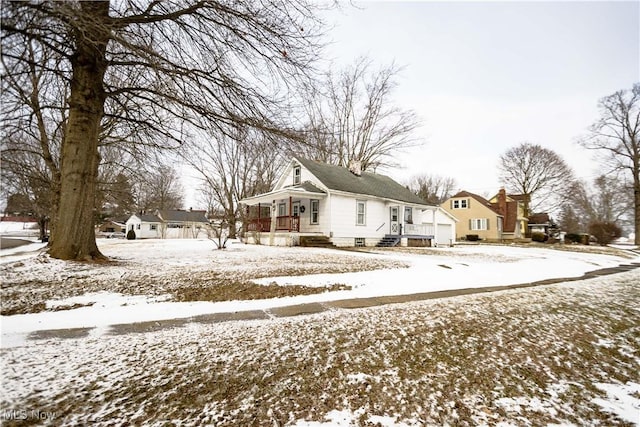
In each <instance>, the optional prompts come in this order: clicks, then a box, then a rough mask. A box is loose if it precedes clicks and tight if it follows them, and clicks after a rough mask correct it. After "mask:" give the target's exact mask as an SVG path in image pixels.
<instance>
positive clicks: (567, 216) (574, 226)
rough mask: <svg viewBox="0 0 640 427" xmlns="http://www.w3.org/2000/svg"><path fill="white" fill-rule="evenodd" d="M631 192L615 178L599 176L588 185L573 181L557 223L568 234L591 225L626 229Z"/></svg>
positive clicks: (586, 228) (581, 230) (582, 230)
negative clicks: (604, 224) (616, 225)
mask: <svg viewBox="0 0 640 427" xmlns="http://www.w3.org/2000/svg"><path fill="white" fill-rule="evenodd" d="M630 193H631V190H630V187H629V186H628V185H626V184H625V182H624V181H623V180H620V179H618V177H616V176H606V175H601V176H598V177H596V178H595V179H594V180H593V185H591V186H588V185H587V184H586V183H585V182H583V181H576V182H575V183H574V185H573V187H572V189H571V192H570V195H569V196H568V197H567V200H566V203H564V204H563V206H562V210H561V215H560V224H561V226H562V228H564V229H565V230H567V231H570V232H581V233H584V232H587V231H588V229H589V225H590V224H594V223H600V224H602V223H610V224H618V225H619V226H623V227H626V226H628V225H629V223H631V222H632V221H628V219H629V217H630V214H631V212H632V206H631V204H632V200H633V198H632V197H631V194H630Z"/></svg>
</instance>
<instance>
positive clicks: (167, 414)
mask: <svg viewBox="0 0 640 427" xmlns="http://www.w3.org/2000/svg"><path fill="white" fill-rule="evenodd" d="M118 246H119V245H118ZM122 246H123V247H124V243H122ZM493 250H494V249H491V251H493ZM467 251H469V249H466V248H465V249H464V251H462V252H465V253H469V252H467ZM285 252H287V253H289V252H288V250H285ZM462 252H461V253H462ZM292 253H297V252H296V251H294V252H292ZM314 253H316V252H314ZM514 253H515V255H514ZM230 254H231V255H230ZM232 254H233V253H232V252H229V253H228V254H221V255H219V256H223V257H229V256H233V255H232ZM493 255H495V254H492V256H493ZM215 256H218V255H215ZM433 256H436V257H437V256H439V255H433ZM503 256H504V257H506V258H500V261H499V262H497V263H492V262H491V257H485V256H484V255H478V254H477V253H475V254H474V253H469V255H468V256H466V255H464V256H463V255H460V256H458V255H456V256H451V257H450V258H448V261H447V263H448V265H451V266H452V267H453V268H452V269H451V270H453V271H455V269H456V268H457V267H455V266H454V265H455V264H457V263H458V262H463V263H466V264H469V268H471V266H473V265H475V264H476V263H477V264H483V263H486V264H488V265H490V266H491V267H492V268H494V269H499V268H500V266H501V265H506V266H513V265H514V264H518V263H521V262H523V261H522V260H521V259H520V257H519V255H517V252H512V254H511V255H503ZM123 258H124V257H123ZM423 258H429V259H432V257H426V256H423ZM511 258H513V259H511ZM121 259H122V258H121ZM598 260H599V261H598V263H596V262H595V261H594V265H593V266H592V267H594V268H596V267H598V266H601V265H602V263H605V264H606V263H608V262H610V261H607V262H605V261H603V260H602V259H600V258H598ZM411 262H413V261H411ZM437 262H438V263H440V262H441V261H440V260H438V261H437ZM442 262H444V261H442ZM540 262H542V261H540ZM563 262H565V263H567V264H569V260H566V259H563ZM54 265H55V264H54ZM412 265H413V264H412ZM541 265H543V266H544V265H545V264H544V263H542V264H541ZM436 267H437V264H436ZM411 268H414V267H410V268H409V269H411ZM438 268H440V269H442V271H450V270H449V269H446V268H442V267H438ZM409 269H403V270H397V272H398V273H401V272H403V271H406V270H409ZM478 271H481V269H479V270H478ZM65 274H66V273H65ZM527 274H529V273H527ZM558 274H563V272H561V271H559V272H558ZM354 284H355V283H354ZM396 285H400V283H396ZM10 317H13V316H10ZM3 320H4V319H3ZM3 327H4V326H3ZM81 335H82V334H80V335H78V336H81ZM73 336H74V335H73V334H71V333H70V334H69V337H70V338H67V339H62V338H47V337H46V336H43V337H41V338H42V339H39V340H35V341H28V342H27V343H26V344H25V345H23V346H20V347H13V348H4V349H2V350H1V353H0V354H1V356H2V357H1V360H2V367H1V368H2V379H3V381H2V395H1V399H0V409H1V410H2V414H4V416H5V418H12V417H13V418H16V417H21V414H24V415H25V418H27V419H26V420H25V421H24V423H33V422H34V421H37V420H36V418H37V417H41V418H42V419H43V420H42V421H44V422H46V423H50V424H56V425H57V424H67V425H89V424H91V425H123V424H131V425H143V424H145V425H217V426H236V425H256V426H262V425H274V426H278V425H281V426H284V425H286V426H350V425H362V426H365V425H383V426H392V425H395V426H404V425H429V426H433V425H437V426H440V425H462V426H466V425H469V426H476V425H491V426H493V425H502V426H540V425H593V426H616V425H620V426H625V425H640V419H639V414H640V269H635V270H632V271H629V272H626V273H620V274H615V275H609V276H603V277H599V278H595V279H590V280H582V281H574V282H569V283H563V284H554V285H548V286H539V287H534V288H525V289H516V290H508V291H500V292H493V293H484V294H473V295H466V296H459V297H454V298H446V299H437V300H429V301H422V302H412V303H405V304H396V305H387V306H380V307H373V308H366V309H356V310H333V311H327V312H323V313H319V314H314V315H308V316H299V317H290V318H277V319H266V320H252V321H239V322H238V321H235V322H225V323H215V322H207V321H200V322H190V323H184V324H182V326H176V327H168V328H164V329H161V330H157V331H154V332H144V333H133V332H129V333H123V332H121V333H118V332H117V330H113V331H111V332H110V333H108V334H106V335H91V334H89V335H88V336H83V337H80V338H79V337H78V336H76V337H75V338H74V337H73ZM21 411H24V412H21ZM16 414H17V416H16ZM45 418H46V419H45ZM16 424H18V423H16ZM3 425H13V422H11V421H7V422H6V424H5V423H3Z"/></svg>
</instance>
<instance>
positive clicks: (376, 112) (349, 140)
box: [294, 58, 421, 170]
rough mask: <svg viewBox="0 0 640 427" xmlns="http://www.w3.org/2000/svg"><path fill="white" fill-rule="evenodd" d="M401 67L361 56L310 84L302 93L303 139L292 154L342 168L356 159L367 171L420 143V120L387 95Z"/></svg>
mask: <svg viewBox="0 0 640 427" xmlns="http://www.w3.org/2000/svg"><path fill="white" fill-rule="evenodd" d="M399 71H400V69H399V68H398V67H396V66H395V65H393V64H392V65H388V66H385V67H381V68H380V69H374V68H373V66H372V63H371V61H370V60H368V59H365V58H359V59H358V60H357V61H356V62H355V64H354V65H353V66H352V67H350V68H348V69H345V70H343V71H342V72H340V73H338V74H333V73H331V72H330V73H328V74H327V75H326V76H325V82H324V84H322V85H319V86H313V87H310V88H308V89H307V91H306V92H305V94H304V95H303V96H304V97H305V102H304V105H305V106H306V116H307V125H306V129H305V133H304V134H305V143H304V144H302V146H300V145H295V147H294V149H295V150H296V154H302V155H304V156H306V157H309V158H313V159H316V160H321V161H324V162H327V163H331V164H336V165H340V166H348V165H349V162H350V161H351V160H358V161H360V162H361V166H362V168H363V169H369V170H371V169H375V168H377V167H380V166H387V165H389V164H391V163H392V159H393V157H394V156H395V155H396V154H397V152H398V151H399V150H402V149H404V148H408V147H411V146H415V145H418V144H419V143H420V142H421V141H420V139H419V138H418V137H417V136H416V133H415V131H416V130H417V129H418V128H419V127H420V126H421V121H420V120H419V119H418V116H417V115H416V114H415V113H414V112H413V111H411V110H405V109H402V108H400V107H398V106H397V105H394V103H393V101H392V98H391V97H392V94H393V91H394V89H395V88H396V86H397V84H396V82H395V79H396V77H397V75H398V73H399ZM300 152H302V153H300Z"/></svg>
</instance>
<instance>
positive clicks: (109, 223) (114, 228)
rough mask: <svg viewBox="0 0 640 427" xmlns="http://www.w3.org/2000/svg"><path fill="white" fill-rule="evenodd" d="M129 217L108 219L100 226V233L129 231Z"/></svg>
mask: <svg viewBox="0 0 640 427" xmlns="http://www.w3.org/2000/svg"><path fill="white" fill-rule="evenodd" d="M127 219H128V218H126V217H122V218H110V219H106V220H105V221H104V222H103V223H102V224H100V226H99V227H98V232H100V233H126V231H127Z"/></svg>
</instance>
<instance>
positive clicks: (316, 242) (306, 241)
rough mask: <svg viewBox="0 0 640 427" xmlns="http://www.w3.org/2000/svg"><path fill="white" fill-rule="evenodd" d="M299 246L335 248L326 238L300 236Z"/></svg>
mask: <svg viewBox="0 0 640 427" xmlns="http://www.w3.org/2000/svg"><path fill="white" fill-rule="evenodd" d="M300 246H304V247H307V248H332V249H333V248H335V247H336V245H334V244H333V243H332V242H331V240H329V238H328V237H327V236H300Z"/></svg>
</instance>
